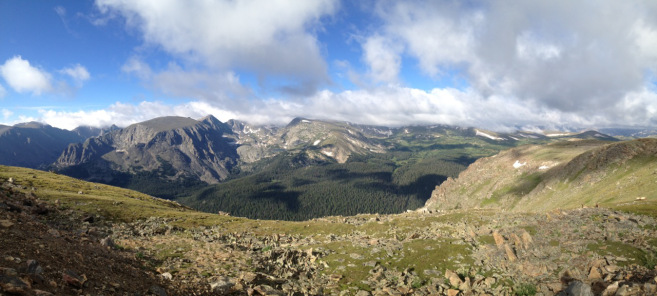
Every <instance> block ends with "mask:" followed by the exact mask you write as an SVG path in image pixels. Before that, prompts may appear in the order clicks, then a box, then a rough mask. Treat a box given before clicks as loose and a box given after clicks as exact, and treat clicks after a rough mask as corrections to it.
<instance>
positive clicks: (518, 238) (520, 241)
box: [511, 233, 524, 250]
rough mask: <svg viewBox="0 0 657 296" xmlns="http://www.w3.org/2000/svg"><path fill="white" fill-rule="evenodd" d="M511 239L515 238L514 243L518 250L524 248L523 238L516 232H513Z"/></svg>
mask: <svg viewBox="0 0 657 296" xmlns="http://www.w3.org/2000/svg"><path fill="white" fill-rule="evenodd" d="M511 239H512V240H513V245H514V246H515V247H516V250H518V249H521V248H523V247H524V246H523V243H522V240H521V239H520V237H519V236H518V235H516V234H515V233H512V234H511Z"/></svg>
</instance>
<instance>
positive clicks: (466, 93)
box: [39, 86, 657, 131]
mask: <svg viewBox="0 0 657 296" xmlns="http://www.w3.org/2000/svg"><path fill="white" fill-rule="evenodd" d="M656 99H657V97H655V95H654V93H650V92H648V93H637V94H635V95H633V96H630V97H628V98H626V100H627V103H626V104H624V106H625V107H622V106H610V107H609V110H608V111H609V112H612V110H617V109H616V108H624V109H622V110H621V111H620V112H621V114H630V112H634V111H635V109H636V108H639V107H640V106H646V103H648V104H651V105H650V106H651V107H650V108H649V109H648V110H646V111H643V113H642V116H641V117H640V118H634V119H632V118H629V117H628V118H625V117H622V118H618V119H620V120H626V119H627V120H633V121H628V124H629V123H634V124H646V123H649V122H650V120H654V118H655V112H656V111H655V110H657V103H655V102H656V101H657V100H656ZM39 112H40V114H41V119H40V120H41V121H43V122H46V123H48V124H50V125H53V126H56V127H60V128H67V129H73V128H75V127H77V126H79V125H91V126H108V125H110V124H117V125H119V126H127V125H129V124H132V123H136V122H140V121H144V120H148V119H151V118H154V117H159V116H171V115H176V116H184V117H192V118H201V117H203V116H205V115H207V114H213V115H215V116H216V117H217V118H218V119H219V120H221V121H227V120H229V119H239V120H243V121H247V122H250V123H253V124H279V125H283V124H286V123H288V122H289V121H290V120H291V119H292V118H294V117H297V116H303V117H310V118H317V119H330V120H344V121H351V122H357V123H363V124H373V125H388V126H401V125H411V124H435V123H442V124H450V125H458V126H475V127H480V128H485V129H491V130H497V131H510V130H515V129H523V130H536V129H537V128H536V127H537V126H542V127H551V126H550V125H549V124H550V123H552V124H553V125H552V127H554V126H556V125H557V124H558V125H571V126H578V127H595V126H605V125H606V124H608V123H609V122H610V121H609V118H610V117H609V116H607V115H608V114H603V115H590V114H577V113H574V112H563V111H559V110H557V109H551V108H547V107H544V106H538V105H536V104H533V103H528V102H525V101H521V100H517V99H509V98H508V97H502V96H491V97H483V96H481V95H480V94H478V93H477V92H476V91H475V90H474V89H466V90H457V89H452V88H446V89H433V90H431V91H424V90H419V89H413V88H408V87H401V86H386V87H381V88H378V89H370V90H356V91H343V92H338V93H334V92H331V91H328V90H324V91H320V92H318V93H317V94H315V95H314V96H312V97H309V98H307V99H306V100H303V101H296V102H295V101H289V100H277V99H269V100H265V101H255V102H253V104H252V105H250V106H244V107H241V108H233V107H232V106H227V105H226V104H224V103H221V102H213V101H191V102H187V103H183V104H179V105H168V104H165V103H162V102H149V101H144V102H141V103H139V104H136V105H133V104H126V103H118V102H117V103H115V104H113V105H111V106H110V107H109V108H107V109H104V110H91V111H78V112H61V111H54V110H41V111H39ZM546 123H548V124H546ZM653 124H654V123H653Z"/></svg>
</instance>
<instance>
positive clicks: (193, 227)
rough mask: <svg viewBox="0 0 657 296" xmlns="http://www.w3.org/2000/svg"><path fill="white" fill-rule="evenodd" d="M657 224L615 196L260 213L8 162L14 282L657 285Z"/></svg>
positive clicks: (129, 289) (394, 287) (639, 289)
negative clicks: (588, 200)
mask: <svg viewBox="0 0 657 296" xmlns="http://www.w3.org/2000/svg"><path fill="white" fill-rule="evenodd" d="M639 203H640V204H641V207H642V210H643V211H647V213H649V214H650V215H652V216H655V215H657V214H656V213H657V201H643V202H637V203H636V204H639ZM633 204H634V203H633ZM624 206H625V205H621V207H624ZM655 237H657V221H656V220H655V218H654V217H650V216H644V215H637V214H633V213H625V212H619V211H614V210H612V209H606V208H603V207H600V208H587V209H574V210H555V211H549V212H541V213H513V212H505V211H499V210H468V211H464V210H457V211H446V212H440V213H436V212H434V213H428V212H408V213H404V214H397V215H358V216H351V217H343V216H337V217H325V218H321V219H313V220H309V221H303V222H288V221H267V220H250V219H244V218H236V217H231V216H228V215H217V214H210V213H201V212H196V211H193V210H191V209H189V208H185V207H182V206H180V205H178V204H176V203H173V202H170V201H166V200H162V199H157V198H153V197H150V196H147V195H144V194H141V193H138V192H134V191H130V190H126V189H122V188H116V187H111V186H107V185H102V184H94V183H88V182H83V181H80V180H76V179H72V178H69V177H66V176H62V175H58V174H54V173H48V172H43V171H37V170H30V169H25V168H16V167H5V166H0V242H1V243H0V254H1V255H2V256H1V259H2V260H0V293H2V294H8V295H14V294H23V295H51V294H54V295H69V294H71V295H73V294H75V295H77V294H91V295H96V294H103V295H115V294H119V295H122V294H134V293H139V294H143V295H153V294H154V295H165V293H166V295H249V294H251V295H297V294H299V295H300V294H304V295H306V294H307V295H340V294H348V295H356V294H359V295H372V294H373V295H390V294H394V295H458V294H464V295H465V294H473V295H532V294H534V293H536V294H539V293H540V294H541V295H555V294H558V293H560V292H561V293H564V294H565V293H568V292H572V291H574V290H577V289H580V290H582V289H584V290H588V289H590V290H591V291H592V292H593V293H594V295H615V294H616V292H621V293H618V294H622V293H625V292H627V291H628V290H631V291H633V292H632V293H634V294H633V295H654V294H655V293H656V292H657V289H656V284H657V283H656V282H655V276H657V269H655V264H657V240H656V239H655ZM52 254H58V255H57V256H53V255H52ZM44 291H45V292H44ZM48 293H50V294H48Z"/></svg>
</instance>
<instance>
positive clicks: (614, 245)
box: [586, 241, 653, 266]
mask: <svg viewBox="0 0 657 296" xmlns="http://www.w3.org/2000/svg"><path fill="white" fill-rule="evenodd" d="M586 248H587V250H588V251H591V252H595V253H597V254H599V255H601V256H605V255H612V256H616V257H625V258H627V259H628V261H625V262H623V261H619V262H618V265H619V266H626V265H629V264H632V263H641V262H642V260H643V259H644V257H645V256H646V255H645V254H646V253H645V252H644V251H643V250H641V249H639V248H637V247H635V246H632V245H629V244H626V243H623V242H617V241H606V242H596V243H591V244H589V245H587V247H586ZM646 259H647V261H646V262H651V261H650V260H653V259H651V258H646Z"/></svg>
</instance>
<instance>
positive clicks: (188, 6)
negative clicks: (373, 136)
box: [0, 0, 657, 131]
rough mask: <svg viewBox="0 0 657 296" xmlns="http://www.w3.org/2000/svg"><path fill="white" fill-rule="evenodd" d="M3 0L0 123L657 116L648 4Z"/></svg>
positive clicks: (517, 121)
mask: <svg viewBox="0 0 657 296" xmlns="http://www.w3.org/2000/svg"><path fill="white" fill-rule="evenodd" d="M625 2H627V1H611V0H610V1H576V2H573V1H553V0H537V1H483V0H482V1H476V0H473V1H403V2H402V1H386V0H381V1H374V0H372V1H339V0H317V1H294V0H290V1H288V0H250V1H177V0H159V1H154V0H152V1H133V0H97V1H0V124H6V125H12V124H15V123H18V122H25V121H33V120H34V121H40V122H44V123H48V124H50V125H53V126H57V127H61V128H67V129H72V128H75V127H76V126H79V125H91V126H107V125H110V124H117V125H119V126H126V125H129V124H132V123H135V122H139V121H143V120H147V119H150V118H154V117H158V116H167V115H178V116H188V117H192V118H200V117H203V116H205V115H207V114H213V115H215V116H216V117H217V118H219V119H220V120H222V121H226V120H228V119H240V120H244V121H247V122H251V123H253V124H285V123H286V122H288V121H289V120H291V119H292V118H294V117H297V116H302V117H308V118H317V119H333V120H346V121H351V122H357V123H364V124H377V125H393V126H398V125H411V124H434V123H442V124H453V125H461V126H476V127H480V128H487V129H492V130H499V131H504V130H513V129H525V130H537V129H539V128H544V129H548V128H555V127H559V126H571V127H575V128H600V127H613V126H642V127H656V126H657V84H656V80H655V77H656V75H655V73H656V72H657V3H656V2H655V1H649V0H646V1H632V2H627V3H625Z"/></svg>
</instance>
